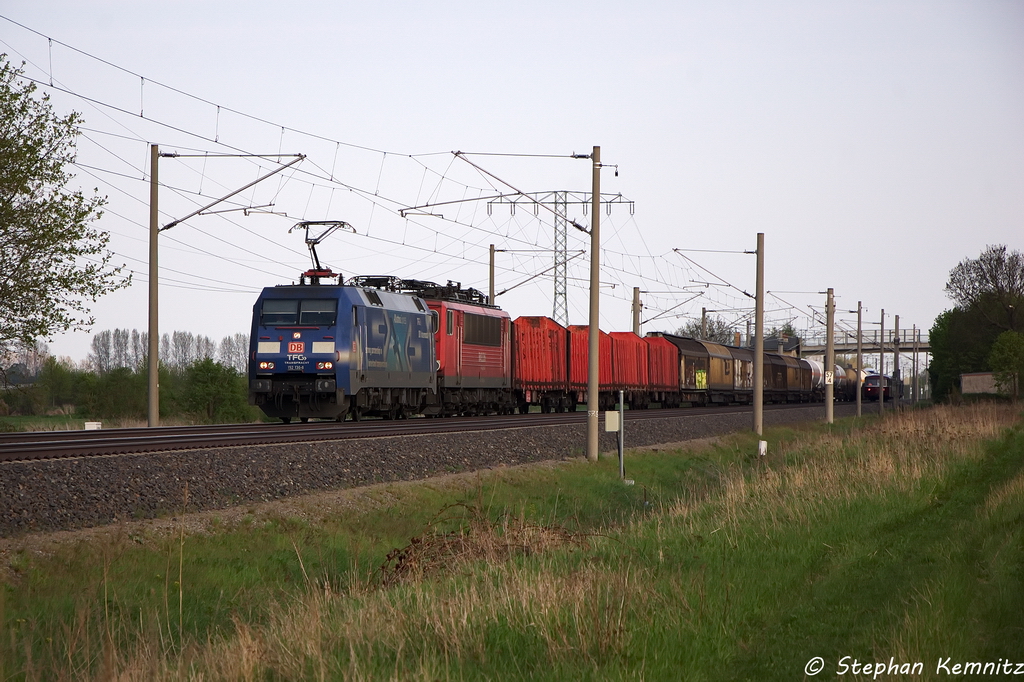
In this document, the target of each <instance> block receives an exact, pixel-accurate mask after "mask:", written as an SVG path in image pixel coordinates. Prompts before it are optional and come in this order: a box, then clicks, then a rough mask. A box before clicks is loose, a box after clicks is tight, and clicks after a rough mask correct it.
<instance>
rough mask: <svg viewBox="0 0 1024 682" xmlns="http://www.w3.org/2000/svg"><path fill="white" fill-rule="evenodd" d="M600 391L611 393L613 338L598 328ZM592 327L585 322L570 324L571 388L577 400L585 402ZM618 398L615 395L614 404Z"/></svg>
mask: <svg viewBox="0 0 1024 682" xmlns="http://www.w3.org/2000/svg"><path fill="white" fill-rule="evenodd" d="M598 334H600V336H599V340H598V351H599V352H598V355H599V362H598V365H599V367H600V371H598V382H599V383H600V391H601V392H602V393H604V392H608V393H609V395H610V391H611V381H612V339H611V337H610V336H608V335H607V334H605V333H604V332H602V331H600V330H598ZM589 336H590V327H588V326H587V325H585V324H573V325H570V326H569V389H570V390H572V391H575V392H576V399H577V402H584V401H585V400H586V394H587V369H588V363H589V361H590V346H589V343H590V340H589ZM617 399H618V396H615V397H614V398H613V399H612V404H614V401H615V400H617Z"/></svg>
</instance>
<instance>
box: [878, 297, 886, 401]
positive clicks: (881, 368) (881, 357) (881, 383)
mask: <svg viewBox="0 0 1024 682" xmlns="http://www.w3.org/2000/svg"><path fill="white" fill-rule="evenodd" d="M880 319H881V320H882V324H881V326H880V327H879V328H878V414H882V413H883V412H885V379H884V378H883V376H882V375H883V374H885V308H882V316H881V318H880Z"/></svg>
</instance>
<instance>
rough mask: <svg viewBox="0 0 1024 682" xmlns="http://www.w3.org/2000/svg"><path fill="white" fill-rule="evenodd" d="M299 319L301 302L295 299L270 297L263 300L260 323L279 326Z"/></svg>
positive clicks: (265, 325)
mask: <svg viewBox="0 0 1024 682" xmlns="http://www.w3.org/2000/svg"><path fill="white" fill-rule="evenodd" d="M298 321H299V302H298V301H296V300H294V299H281V298H268V299H265V300H264V301H263V309H262V310H261V311H260V324H261V325H263V326H264V327H278V326H282V325H289V324H295V323H297V322H298Z"/></svg>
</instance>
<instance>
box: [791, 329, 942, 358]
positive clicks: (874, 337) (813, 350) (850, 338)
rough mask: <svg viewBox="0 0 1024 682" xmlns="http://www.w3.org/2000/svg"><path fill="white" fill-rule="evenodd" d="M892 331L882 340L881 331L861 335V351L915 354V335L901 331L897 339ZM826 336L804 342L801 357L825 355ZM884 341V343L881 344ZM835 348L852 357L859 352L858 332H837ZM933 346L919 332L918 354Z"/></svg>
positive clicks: (837, 352) (838, 352) (836, 351)
mask: <svg viewBox="0 0 1024 682" xmlns="http://www.w3.org/2000/svg"><path fill="white" fill-rule="evenodd" d="M894 337H895V334H894V333H893V330H892V329H886V330H885V337H884V338H882V337H881V335H880V334H879V330H877V329H871V330H866V331H864V332H862V333H861V351H862V352H863V353H865V354H868V353H877V352H878V351H879V349H880V348H881V349H882V350H884V351H885V352H886V353H891V352H893V350H894V349H895V348H896V347H897V344H898V347H899V350H900V353H901V354H906V353H913V352H914V335H913V332H912V331H911V330H910V329H906V330H900V335H899V337H895V338H894ZM826 341H827V338H826V336H825V335H824V334H823V335H821V336H816V337H809V338H806V339H803V340H802V343H801V344H800V356H801V357H806V356H809V355H824V354H825V343H826ZM880 341H882V342H884V343H882V344H880V343H879V342H880ZM832 343H833V348H834V350H835V353H836V355H850V354H853V353H856V352H857V332H855V331H852V332H850V331H846V330H843V331H837V332H835V334H834V335H833V340H832ZM931 350H932V347H931V345H930V344H929V343H928V334H927V333H923V332H921V331H920V330H918V332H917V352H918V353H930V352H931Z"/></svg>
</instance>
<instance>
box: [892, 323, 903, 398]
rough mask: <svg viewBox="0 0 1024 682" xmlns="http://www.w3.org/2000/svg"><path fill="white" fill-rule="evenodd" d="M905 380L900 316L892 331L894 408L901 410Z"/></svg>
mask: <svg viewBox="0 0 1024 682" xmlns="http://www.w3.org/2000/svg"><path fill="white" fill-rule="evenodd" d="M902 388H903V378H902V377H901V376H900V316H899V315H897V316H896V324H895V325H894V326H893V330H892V406H893V409H896V410H898V409H900V393H902Z"/></svg>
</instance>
